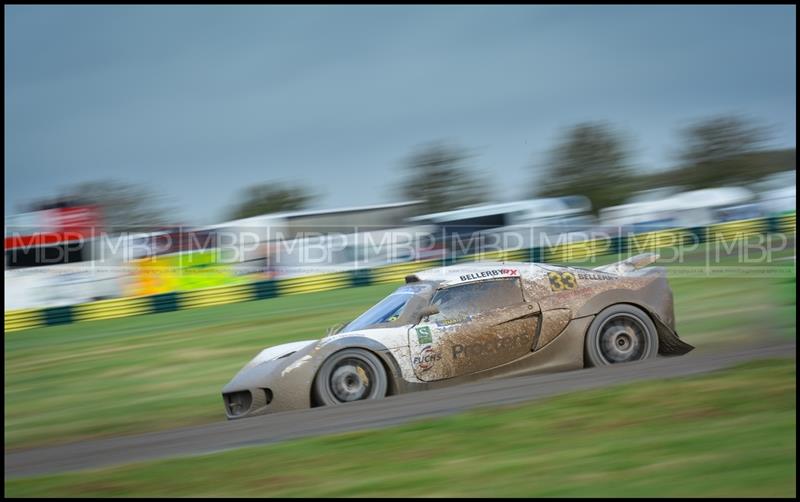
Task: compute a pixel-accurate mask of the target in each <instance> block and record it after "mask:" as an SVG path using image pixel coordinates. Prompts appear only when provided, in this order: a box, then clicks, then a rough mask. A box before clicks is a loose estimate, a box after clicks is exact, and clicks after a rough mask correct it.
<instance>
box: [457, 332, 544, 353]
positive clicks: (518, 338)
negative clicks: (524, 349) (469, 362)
mask: <svg viewBox="0 0 800 502" xmlns="http://www.w3.org/2000/svg"><path fill="white" fill-rule="evenodd" d="M527 343H528V337H527V336H526V335H525V334H524V333H519V334H517V335H513V336H506V337H497V338H495V339H494V340H491V341H487V342H483V343H481V342H476V343H470V344H466V345H464V344H460V343H457V344H455V345H453V359H458V358H460V357H477V356H483V355H489V354H496V353H498V352H501V351H504V350H510V349H514V348H518V347H521V346H523V345H526V344H527Z"/></svg>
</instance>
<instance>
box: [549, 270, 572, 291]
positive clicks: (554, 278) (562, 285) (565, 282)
mask: <svg viewBox="0 0 800 502" xmlns="http://www.w3.org/2000/svg"><path fill="white" fill-rule="evenodd" d="M547 278H548V279H550V289H552V290H553V291H560V290H562V289H572V288H574V287H576V286H577V285H578V280H577V279H576V278H575V276H574V275H573V274H572V273H570V272H548V273H547Z"/></svg>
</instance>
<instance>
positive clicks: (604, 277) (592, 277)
mask: <svg viewBox="0 0 800 502" xmlns="http://www.w3.org/2000/svg"><path fill="white" fill-rule="evenodd" d="M575 275H577V277H578V279H586V280H587V281H613V280H614V279H616V276H613V275H611V274H603V273H597V272H591V273H586V272H578V273H577V274H575Z"/></svg>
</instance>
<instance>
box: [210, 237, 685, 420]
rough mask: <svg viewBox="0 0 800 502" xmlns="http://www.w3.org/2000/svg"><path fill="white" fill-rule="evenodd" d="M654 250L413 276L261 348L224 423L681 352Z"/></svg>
mask: <svg viewBox="0 0 800 502" xmlns="http://www.w3.org/2000/svg"><path fill="white" fill-rule="evenodd" d="M657 258H658V256H657V255H654V254H650V253H648V254H643V255H638V256H635V257H633V258H630V259H628V260H625V261H621V262H617V263H614V264H611V265H606V266H602V267H597V268H594V269H583V268H574V267H562V266H555V265H549V264H540V263H485V262H484V263H468V264H459V265H452V266H448V267H441V268H434V269H429V270H425V271H421V272H419V273H416V274H413V275H409V276H407V277H406V281H405V282H406V283H405V285H403V286H401V287H399V288H398V289H397V290H396V291H394V292H393V293H391V294H390V295H389V296H387V297H386V298H384V299H383V300H381V301H380V302H378V303H377V304H376V305H375V306H373V307H372V308H370V309H369V310H367V311H366V312H364V313H363V314H361V315H360V316H359V317H358V318H356V319H354V320H352V321H350V322H349V323H347V324H345V325H343V326H341V327H339V328H334V329H331V330H330V331H329V333H328V335H327V336H325V337H324V338H322V339H319V340H307V341H302V342H295V343H287V344H285V345H280V346H276V347H271V348H268V349H265V350H264V351H262V352H261V353H260V354H258V355H257V356H256V357H255V358H254V359H253V360H252V361H250V362H249V363H248V364H247V365H246V366H245V367H244V368H242V370H241V371H240V372H239V373H238V374H237V375H236V376H235V377H234V378H233V379H232V380H231V381H230V382H229V383H228V384H227V385H226V386H225V387H224V388H223V390H222V396H223V401H224V404H225V412H226V414H227V417H228V418H229V419H234V418H242V417H248V416H253V415H262V414H265V413H273V412H279V411H285V410H292V409H300V408H309V407H314V406H327V405H335V404H341V403H347V402H351V401H359V400H364V399H380V398H383V397H385V396H389V395H393V394H400V393H405V392H413V391H421V390H426V389H431V388H437V387H444V386H450V385H456V384H459V383H463V382H466V381H471V380H475V379H481V378H494V377H505V376H513V375H517V374H529V373H535V372H553V371H563V370H571V369H576V368H583V367H585V366H603V365H610V364H619V363H625V362H629V361H639V360H642V359H648V358H653V357H656V356H657V355H659V354H660V355H664V356H667V355H680V354H685V353H687V352H689V351H690V350H692V349H693V347H692V346H691V345H689V344H687V343H685V342H684V341H682V340H681V339H680V338H679V337H678V335H677V333H676V332H675V318H674V313H673V304H672V291H671V289H670V287H669V284H668V283H667V279H666V274H665V272H664V270H663V268H660V267H650V268H645V267H646V266H647V265H650V264H651V263H653V262H654V261H655V260H656V259H657Z"/></svg>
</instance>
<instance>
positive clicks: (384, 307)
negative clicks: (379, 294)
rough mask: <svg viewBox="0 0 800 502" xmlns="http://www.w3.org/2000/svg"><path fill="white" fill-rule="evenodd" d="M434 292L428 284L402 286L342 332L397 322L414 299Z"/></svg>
mask: <svg viewBox="0 0 800 502" xmlns="http://www.w3.org/2000/svg"><path fill="white" fill-rule="evenodd" d="M432 290H433V287H432V286H430V285H428V284H412V285H405V286H402V287H400V288H398V289H397V290H396V291H394V292H393V293H392V294H390V295H389V296H387V297H386V298H384V299H383V300H381V301H380V302H378V303H377V304H375V306H373V307H372V308H371V309H369V310H367V311H366V312H364V313H363V314H361V315H360V316H358V318H356V319H355V320H353V321H351V322H350V324H348V325H347V326H345V327H344V328H343V329H342V331H357V330H359V329H364V328H366V327H368V326H372V325H373V324H381V323H386V322H392V321H395V320H397V319H398V318H399V317H400V316H401V315H402V314H403V311H404V309H405V308H406V306H407V305H408V303H409V301H410V300H411V299H412V298H414V297H415V296H418V295H422V294H424V293H429V292H431V291H432Z"/></svg>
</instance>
